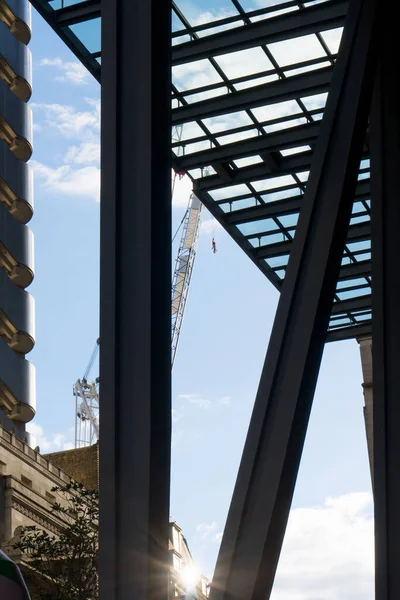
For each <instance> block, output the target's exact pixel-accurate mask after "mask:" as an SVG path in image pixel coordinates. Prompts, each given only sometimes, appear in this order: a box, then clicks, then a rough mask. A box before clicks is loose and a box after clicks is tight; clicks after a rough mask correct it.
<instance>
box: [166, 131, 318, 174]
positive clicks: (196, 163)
mask: <svg viewBox="0 0 400 600" xmlns="http://www.w3.org/2000/svg"><path fill="white" fill-rule="evenodd" d="M319 128H320V123H319V122H317V123H309V124H307V125H299V126H297V127H290V128H289V129H283V130H282V131H277V132H274V133H268V134H265V135H255V136H254V137H252V138H249V139H244V140H242V141H240V142H235V143H233V144H223V145H221V146H218V147H217V148H211V149H209V150H201V151H200V152H191V153H189V154H186V155H185V156H182V157H181V158H180V159H179V160H177V161H176V164H177V167H178V170H179V171H188V170H189V169H197V168H201V167H205V166H208V165H214V164H215V163H220V162H227V161H231V160H237V159H238V158H246V157H247V156H254V155H257V154H258V155H259V154H260V153H264V152H274V151H277V150H284V149H288V148H296V147H297V146H304V145H307V144H315V140H316V138H317V137H318V132H319Z"/></svg>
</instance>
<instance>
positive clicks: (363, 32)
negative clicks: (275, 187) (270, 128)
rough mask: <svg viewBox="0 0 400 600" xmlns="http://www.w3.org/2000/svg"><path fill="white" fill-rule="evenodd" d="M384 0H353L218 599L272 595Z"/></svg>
mask: <svg viewBox="0 0 400 600" xmlns="http://www.w3.org/2000/svg"><path fill="white" fill-rule="evenodd" d="M378 12H379V10H378V5H377V0H364V2H359V0H351V1H350V9H349V13H348V16H347V19H346V24H345V30H344V34H343V39H342V44H341V48H340V52H339V57H338V61H337V63H336V67H335V74H334V77H333V81H332V86H331V90H330V94H329V97H328V102H327V107H326V110H325V114H324V119H323V122H322V125H321V133H320V136H319V139H318V142H317V147H316V151H315V156H314V161H313V165H312V169H311V174H310V179H309V182H308V185H307V190H306V197H305V200H306V201H305V202H304V206H303V208H302V210H301V212H300V218H299V222H298V226H297V231H296V236H295V239H294V242H293V250H292V253H291V257H290V261H289V265H288V268H287V274H286V278H285V283H284V285H283V290H282V294H281V296H280V300H279V304H278V309H277V314H276V318H275V322H274V326H273V329H272V334H271V338H270V343H269V347H268V352H267V356H266V361H265V364H264V368H263V372H262V376H261V380H260V385H259V389H258V393H257V397H256V401H255V406H254V411H253V415H252V418H251V423H250V427H249V432H248V435H247V439H246V443H245V448H244V452H243V457H242V461H241V465H240V469H239V473H238V478H237V482H236V485H235V490H234V493H233V497H232V503H231V506H230V510H229V513H228V518H227V523H226V527H225V531H224V535H223V538H222V543H221V548H220V553H219V556H218V560H217V565H216V570H215V575H214V579H213V585H212V589H211V596H210V598H211V600H222V599H224V600H228V599H229V600H232V599H235V600H256V599H259V598H264V599H267V598H269V596H270V593H271V588H272V584H273V580H274V576H275V570H276V566H277V563H278V558H279V554H280V550H281V546H282V541H283V536H284V532H285V528H286V523H287V519H288V515H289V509H290V505H291V501H292V496H293V490H294V486H295V482H296V477H297V472H298V467H299V462H300V457H301V452H302V448H303V443H304V439H305V434H306V430H307V424H308V419H309V414H310V410H311V405H312V399H313V395H314V389H315V385H316V381H317V376H318V371H319V366H320V362H321V357H322V352H323V347H324V343H325V338H326V334H327V328H328V323H329V318H330V311H331V307H332V301H333V297H334V293H335V286H336V281H337V277H338V274H339V270H340V263H341V258H342V254H343V248H344V244H345V240H346V234H347V231H348V227H349V221H350V215H351V208H352V204H353V200H354V194H355V190H356V182H357V172H358V165H359V161H360V158H361V154H362V146H363V140H364V137H365V131H366V126H367V118H368V112H369V106H370V97H371V94H372V86H373V80H374V75H375V63H376V53H377V52H376V50H377V44H376V35H375V33H376V29H377V27H378V24H379V20H378V19H377V16H378Z"/></svg>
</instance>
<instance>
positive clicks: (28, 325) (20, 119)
mask: <svg viewBox="0 0 400 600" xmlns="http://www.w3.org/2000/svg"><path fill="white" fill-rule="evenodd" d="M30 37H31V10H30V4H29V2H28V0H0V424H1V425H2V426H3V427H5V428H6V429H8V430H11V431H12V430H13V431H14V432H15V435H16V437H17V438H20V439H21V440H25V441H29V439H28V434H27V432H26V430H25V426H26V423H27V422H29V421H30V420H31V419H32V418H33V417H34V415H35V370H34V367H33V365H32V364H31V363H30V362H29V361H28V360H27V359H26V355H27V354H28V353H29V352H30V351H31V350H32V348H33V346H34V339H35V314H34V301H33V298H32V296H31V295H30V294H29V292H27V291H26V288H27V287H28V286H29V285H30V284H31V283H32V280H33V273H34V264H33V261H34V257H33V234H32V231H31V230H30V229H29V228H28V227H27V223H28V222H29V221H30V219H31V218H32V215H33V177H32V172H31V169H30V167H29V166H28V164H27V162H28V161H29V159H30V157H31V155H32V114H31V110H30V108H29V106H28V104H27V103H28V101H29V99H30V96H31V92H32V87H31V77H32V66H31V55H30V51H29V49H28V47H27V45H28V43H29V41H30Z"/></svg>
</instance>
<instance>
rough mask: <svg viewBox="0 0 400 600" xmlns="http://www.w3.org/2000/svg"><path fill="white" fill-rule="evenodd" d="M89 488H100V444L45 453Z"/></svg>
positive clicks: (68, 473) (49, 458) (50, 459)
mask: <svg viewBox="0 0 400 600" xmlns="http://www.w3.org/2000/svg"><path fill="white" fill-rule="evenodd" d="M43 456H44V457H45V458H46V459H47V460H49V461H51V462H52V463H53V464H54V465H56V466H57V467H59V468H60V469H62V470H63V471H64V472H65V473H67V475H69V476H70V477H72V478H73V479H75V480H76V481H79V482H80V483H82V484H83V485H84V486H85V487H86V488H87V489H89V490H98V489H99V469H98V466H99V444H98V442H97V443H96V444H93V446H88V447H87V448H75V449H74V450H64V451H63V452H53V453H52V454H44V455H43Z"/></svg>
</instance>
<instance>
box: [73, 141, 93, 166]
mask: <svg viewBox="0 0 400 600" xmlns="http://www.w3.org/2000/svg"><path fill="white" fill-rule="evenodd" d="M64 162H66V163H74V164H77V165H82V164H88V163H93V162H94V163H100V144H99V143H95V142H85V143H83V144H80V145H79V146H70V147H69V148H68V151H67V153H66V155H65V157H64Z"/></svg>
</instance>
